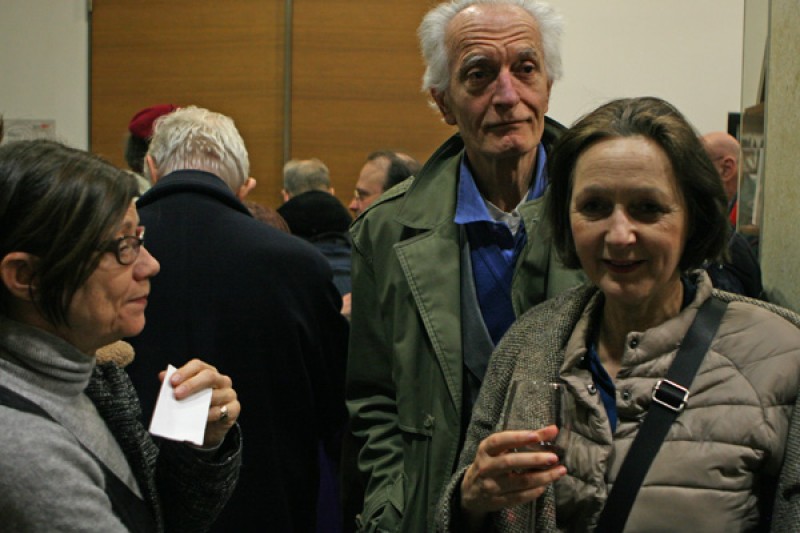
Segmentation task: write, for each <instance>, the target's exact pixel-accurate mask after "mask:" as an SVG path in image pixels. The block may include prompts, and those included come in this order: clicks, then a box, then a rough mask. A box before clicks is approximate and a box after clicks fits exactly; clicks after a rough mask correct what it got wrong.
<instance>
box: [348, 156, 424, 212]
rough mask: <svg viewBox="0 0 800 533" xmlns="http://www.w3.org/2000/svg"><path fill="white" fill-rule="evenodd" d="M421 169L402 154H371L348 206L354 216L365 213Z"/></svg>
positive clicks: (412, 159) (414, 160)
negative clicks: (375, 202)
mask: <svg viewBox="0 0 800 533" xmlns="http://www.w3.org/2000/svg"><path fill="white" fill-rule="evenodd" d="M420 168H421V165H420V164H419V162H417V160H416V159H414V158H413V157H411V156H410V155H408V154H404V153H402V152H394V151H392V150H378V151H375V152H372V153H371V154H369V155H368V156H367V162H366V163H364V166H363V167H361V172H359V174H358V181H357V182H356V188H355V191H354V193H353V200H352V201H351V202H350V205H349V206H348V207H349V209H350V211H352V213H353V216H356V217H357V216H358V215H360V214H361V213H363V212H364V210H365V209H366V208H368V207H369V206H370V205H372V203H373V202H374V201H375V200H377V199H378V197H379V196H380V195H381V194H383V193H384V192H385V191H387V190H389V189H391V188H392V187H394V186H395V185H397V184H398V183H400V182H401V181H404V180H405V179H406V178H408V177H410V176H413V175H415V174H416V173H417V172H419V170H420Z"/></svg>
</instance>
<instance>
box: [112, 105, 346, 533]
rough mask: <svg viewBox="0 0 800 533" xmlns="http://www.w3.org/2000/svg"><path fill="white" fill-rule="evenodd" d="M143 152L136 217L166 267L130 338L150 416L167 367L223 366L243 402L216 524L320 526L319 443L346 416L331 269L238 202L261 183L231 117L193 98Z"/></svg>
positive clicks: (341, 334)
mask: <svg viewBox="0 0 800 533" xmlns="http://www.w3.org/2000/svg"><path fill="white" fill-rule="evenodd" d="M145 161H146V171H147V173H148V175H149V176H148V177H150V178H151V180H152V181H153V183H154V185H153V187H152V188H151V189H149V190H148V191H147V192H146V193H145V194H144V195H143V196H142V197H141V198H140V199H139V202H138V208H139V215H140V217H141V224H142V225H143V226H145V227H146V228H147V248H148V250H150V251H151V253H152V254H153V255H154V256H157V257H158V259H159V261H160V262H161V272H160V275H159V276H157V277H155V278H153V281H152V291H151V293H150V298H149V303H148V308H147V319H148V320H147V326H146V327H145V329H144V331H143V332H142V334H141V335H140V336H138V337H135V338H133V339H131V340H130V342H131V344H133V346H134V348H135V349H136V359H135V361H134V362H133V363H132V364H131V365H130V366H129V367H128V370H129V373H130V375H131V379H132V380H133V383H134V385H135V386H136V387H137V389H138V391H139V395H140V397H141V400H142V405H143V408H144V409H143V411H144V416H145V417H147V418H149V417H150V413H151V410H152V407H153V403H154V400H155V399H156V397H157V393H158V389H159V382H158V380H156V379H153V376H154V375H157V374H158V372H159V371H160V370H163V369H165V368H166V367H167V364H173V365H175V366H180V365H181V364H183V363H184V362H186V361H188V360H190V359H192V358H195V357H197V358H202V359H204V360H205V361H207V362H208V363H210V364H211V365H214V366H215V367H218V368H219V369H220V370H222V371H224V372H225V373H226V374H228V375H230V376H231V377H232V378H233V379H234V380H235V382H236V385H237V386H236V390H237V392H238V394H239V397H240V401H241V402H242V404H244V405H249V406H250V409H248V410H247V411H246V412H242V415H241V417H240V419H239V420H240V422H241V424H242V427H243V432H244V434H246V435H247V436H246V437H244V438H245V439H246V441H247V444H246V445H245V448H244V449H243V459H242V461H243V463H245V466H243V467H242V470H241V473H240V478H239V483H238V486H237V488H236V491H235V492H234V494H233V496H232V497H231V500H230V503H229V506H228V508H227V509H226V510H225V511H224V512H223V513H222V514H221V515H220V518H219V519H218V520H217V522H216V523H215V526H214V530H215V531H237V532H247V531H259V532H260V531H301V532H310V531H314V530H315V527H316V524H315V518H316V508H317V494H318V485H319V462H318V456H317V450H318V444H319V443H326V444H327V443H329V442H331V443H333V442H335V439H336V435H335V433H336V432H337V430H339V429H340V428H341V426H342V424H343V423H344V419H345V414H346V412H345V407H344V397H343V394H344V391H343V389H344V366H345V356H346V344H347V334H348V326H347V321H346V319H344V318H343V317H342V316H341V315H340V314H339V309H340V307H341V302H342V300H341V297H340V296H339V293H338V292H337V290H336V287H335V286H334V285H333V282H332V277H331V269H330V267H329V266H328V263H327V261H326V260H325V258H324V257H323V256H322V254H320V253H319V252H318V251H317V250H315V249H314V248H313V247H312V246H311V245H310V244H308V243H306V242H303V241H302V240H300V239H297V238H295V237H292V236H291V235H289V234H287V233H285V232H282V231H280V230H278V229H276V228H273V227H271V226H269V225H267V224H264V223H263V222H261V221H259V220H256V219H255V218H253V217H252V215H251V214H250V212H249V211H248V210H247V208H246V207H245V206H244V205H243V204H242V202H241V199H242V198H244V197H245V196H246V195H247V193H248V192H249V191H250V190H251V189H252V188H253V187H254V186H255V180H253V178H250V177H249V176H248V173H249V160H248V156H247V150H246V149H245V146H244V142H243V140H242V138H241V136H240V135H239V132H238V131H237V130H236V126H235V125H234V123H233V120H231V119H230V118H229V117H227V116H224V115H221V114H219V113H213V112H211V111H208V110H206V109H199V108H196V107H187V108H182V109H179V110H177V111H175V112H173V113H170V114H169V115H165V116H163V117H160V118H159V119H158V120H157V121H156V123H155V131H154V133H153V137H152V141H151V143H150V147H149V148H148V152H147V156H146V157H145ZM197 490H198V491H202V490H203V487H197Z"/></svg>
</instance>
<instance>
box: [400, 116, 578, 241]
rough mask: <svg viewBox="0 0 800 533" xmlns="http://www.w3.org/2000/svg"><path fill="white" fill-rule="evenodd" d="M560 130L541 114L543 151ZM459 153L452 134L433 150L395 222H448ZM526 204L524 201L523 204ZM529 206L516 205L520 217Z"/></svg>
mask: <svg viewBox="0 0 800 533" xmlns="http://www.w3.org/2000/svg"><path fill="white" fill-rule="evenodd" d="M564 129H565V128H564V126H562V125H561V124H559V123H558V122H556V121H555V120H553V119H551V118H550V117H545V126H544V131H543V132H542V140H541V142H542V144H544V147H545V150H546V151H548V152H549V151H550V150H551V149H552V146H553V144H554V143H555V141H556V139H557V138H558V136H559V135H560V134H561V132H563V131H564ZM463 152H464V140H463V139H462V138H461V135H460V134H458V133H456V134H455V135H453V136H452V137H450V138H449V139H447V140H446V141H445V142H444V144H442V146H440V147H439V149H438V150H436V152H434V153H433V155H432V156H431V157H430V158H429V159H428V161H427V162H426V163H425V166H423V167H422V170H420V172H419V175H418V176H416V177H415V178H414V179H413V181H412V182H411V184H410V185H409V186H408V190H407V192H406V193H405V196H404V198H403V200H402V202H403V204H402V206H401V207H400V209H399V210H398V213H397V215H396V216H395V220H396V221H397V222H398V223H400V224H402V225H404V226H406V227H409V228H414V229H420V230H425V229H433V228H435V227H436V226H439V225H441V224H446V223H448V222H452V220H453V216H454V213H455V211H456V201H457V197H458V194H457V189H458V166H459V164H460V162H461V156H462V154H463ZM540 200H541V198H537V199H536V200H534V201H533V202H535V203H536V204H538V203H539V201H540ZM530 203H531V202H525V204H523V206H525V205H527V204H530ZM530 209H531V208H530V207H528V209H523V208H520V213H521V214H522V215H523V218H525V216H526V213H527V214H531V210H530ZM537 209H538V208H537ZM525 223H526V224H527V223H528V220H527V219H526V220H525Z"/></svg>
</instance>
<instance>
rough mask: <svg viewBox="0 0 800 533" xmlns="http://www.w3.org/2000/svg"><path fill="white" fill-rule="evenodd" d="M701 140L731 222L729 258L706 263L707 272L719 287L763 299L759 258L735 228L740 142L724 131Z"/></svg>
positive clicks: (703, 137) (709, 134)
mask: <svg viewBox="0 0 800 533" xmlns="http://www.w3.org/2000/svg"><path fill="white" fill-rule="evenodd" d="M701 141H702V142H703V147H704V148H705V150H706V153H707V154H708V158H709V159H711V163H712V164H713V165H714V168H716V169H717V173H718V174H719V177H720V180H722V188H723V189H724V190H725V194H726V195H727V196H728V216H729V221H730V223H731V237H730V239H729V240H728V257H727V258H726V259H725V260H723V261H721V262H711V263H709V264H707V265H706V272H708V275H709V276H711V281H712V283H713V284H714V286H715V287H716V288H718V289H722V290H725V291H728V292H735V293H737V294H743V295H745V296H749V297H751V298H761V299H763V298H764V287H763V285H762V283H761V265H759V263H758V257H756V254H755V252H754V250H753V247H752V246H751V245H750V243H749V242H748V241H747V239H746V238H745V237H744V236H742V235H741V234H739V233H737V232H736V231H735V230H736V216H737V207H738V202H739V200H738V191H739V152H740V146H739V141H737V140H736V138H735V137H734V136H732V135H730V134H728V133H726V132H724V131H714V132H711V133H707V134H705V135H703V136H702V137H701Z"/></svg>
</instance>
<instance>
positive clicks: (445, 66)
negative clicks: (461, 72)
mask: <svg viewBox="0 0 800 533" xmlns="http://www.w3.org/2000/svg"><path fill="white" fill-rule="evenodd" d="M497 4H500V5H503V4H505V5H512V6H519V7H521V8H522V9H524V10H525V11H527V12H528V13H529V14H530V15H531V16H532V17H533V18H534V20H536V22H537V23H538V25H539V32H540V33H541V35H542V47H543V48H544V50H543V54H544V64H545V68H546V70H547V76H548V79H549V80H550V81H551V82H553V81H555V80H557V79H559V78H561V75H562V66H561V34H562V33H563V31H564V20H563V18H562V17H561V15H559V14H558V13H557V12H556V11H555V10H554V9H553V8H552V7H550V5H549V4H546V3H544V2H540V1H538V0H450V1H449V2H445V3H442V4H439V5H438V6H436V7H435V8H433V9H431V10H430V11H428V13H427V14H426V15H425V17H424V18H423V19H422V23H421V24H420V25H419V29H417V36H418V37H419V44H420V48H421V49H422V56H423V58H424V59H425V74H424V76H423V77H422V90H423V91H425V92H428V91H429V90H430V89H436V90H437V91H439V92H443V91H445V90H447V88H448V87H449V85H450V58H449V57H448V56H447V55H448V51H449V50H448V47H447V42H446V39H445V37H446V34H447V26H448V25H449V24H450V21H451V20H453V17H455V16H456V15H458V14H459V13H460V12H461V11H463V10H464V9H466V8H468V7H470V6H474V5H497Z"/></svg>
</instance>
